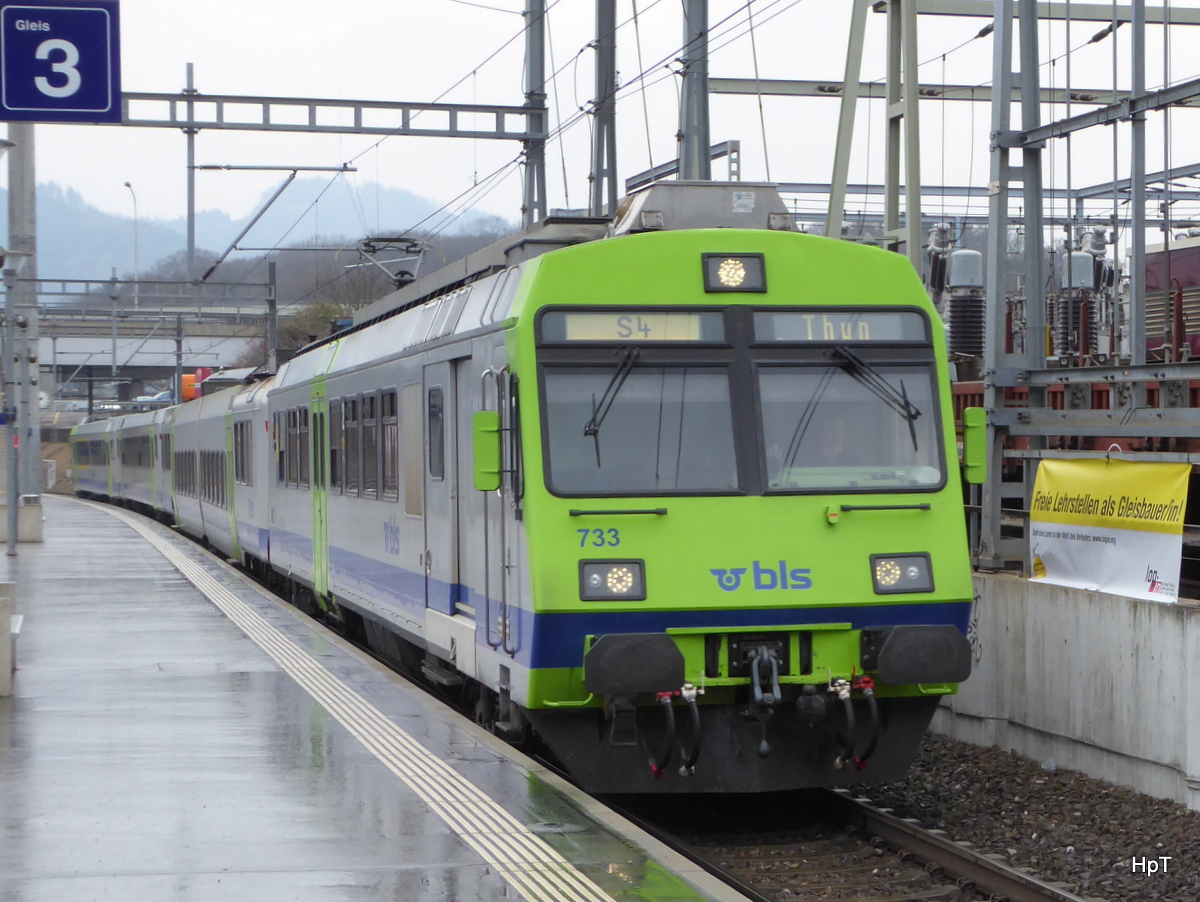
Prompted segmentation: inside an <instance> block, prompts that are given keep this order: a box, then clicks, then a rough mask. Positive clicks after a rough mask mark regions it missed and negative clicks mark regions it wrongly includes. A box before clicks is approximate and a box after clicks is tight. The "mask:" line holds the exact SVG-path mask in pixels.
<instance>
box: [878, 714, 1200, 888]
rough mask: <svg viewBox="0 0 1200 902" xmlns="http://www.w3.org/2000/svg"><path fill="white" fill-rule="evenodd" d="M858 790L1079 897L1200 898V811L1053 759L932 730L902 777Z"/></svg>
mask: <svg viewBox="0 0 1200 902" xmlns="http://www.w3.org/2000/svg"><path fill="white" fill-rule="evenodd" d="M856 792H859V793H861V795H863V796H865V797H866V798H869V799H870V800H871V801H872V802H873V803H874V804H875V805H876V806H877V807H881V808H891V809H892V811H893V813H894V814H896V815H897V816H898V817H911V818H916V819H917V820H919V821H920V822H921V825H922V826H924V827H926V828H937V829H941V830H945V831H946V833H947V834H949V836H950V838H951V839H956V840H967V841H969V842H972V843H974V844H975V846H976V847H977V848H978V849H979V851H981V852H985V853H994V854H997V855H1001V856H1003V857H1004V858H1005V859H1006V860H1007V861H1008V862H1009V863H1010V864H1012V865H1014V866H1016V867H1027V868H1029V869H1030V870H1032V871H1033V872H1034V873H1036V874H1037V875H1038V876H1039V877H1041V878H1042V879H1043V880H1048V881H1060V882H1062V883H1065V884H1068V885H1069V886H1070V887H1071V889H1072V891H1073V892H1074V893H1076V894H1078V895H1080V896H1084V897H1092V898H1098V899H1106V900H1112V902H1127V900H1128V902H1138V900H1143V899H1145V900H1155V899H1163V900H1170V902H1200V812H1196V811H1189V810H1188V809H1187V808H1186V807H1185V806H1183V805H1179V804H1176V803H1174V802H1168V801H1164V800H1162V799H1156V798H1152V797H1150V796H1145V795H1141V794H1139V793H1137V792H1134V791H1132V790H1129V789H1123V788H1121V787H1119V786H1114V785H1112V784H1111V783H1106V782H1104V781H1103V780H1096V779H1092V778H1091V777H1087V776H1084V775H1083V774H1080V773H1077V772H1075V771H1070V770H1061V769H1057V768H1056V767H1055V766H1054V764H1053V763H1052V762H1038V761H1030V760H1029V759H1027V758H1022V757H1020V756H1018V755H1014V754H1012V753H1010V752H1005V751H1002V750H1000V749H996V748H983V747H979V746H974V745H969V744H968V743H964V742H959V741H957V740H954V739H950V738H948V737H945V736H941V735H937V734H934V733H930V734H929V735H927V736H926V738H925V741H924V743H923V744H922V746H921V751H920V754H919V756H918V759H917V760H916V761H915V762H914V763H913V766H912V769H911V770H910V771H909V774H908V776H907V778H906V779H904V780H902V781H899V782H896V783H884V784H879V785H877V786H865V787H859V788H858V789H857V790H856ZM1154 871H1157V872H1156V873H1154Z"/></svg>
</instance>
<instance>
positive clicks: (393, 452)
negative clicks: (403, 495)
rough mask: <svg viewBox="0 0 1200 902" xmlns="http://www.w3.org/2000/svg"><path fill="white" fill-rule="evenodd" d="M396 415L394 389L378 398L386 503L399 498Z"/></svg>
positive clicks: (398, 437) (398, 438)
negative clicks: (381, 429)
mask: <svg viewBox="0 0 1200 902" xmlns="http://www.w3.org/2000/svg"><path fill="white" fill-rule="evenodd" d="M396 413H397V411H396V391H395V389H391V390H389V391H385V392H383V393H382V394H381V395H380V396H379V419H380V422H381V423H382V424H383V443H382V451H383V454H382V463H383V466H382V470H383V497H384V498H385V499H387V500H388V501H395V500H396V499H397V498H399V497H400V469H399V467H400V447H399V441H400V433H399V423H398V421H397V417H396Z"/></svg>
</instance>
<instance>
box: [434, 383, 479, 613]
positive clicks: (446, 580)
mask: <svg viewBox="0 0 1200 902" xmlns="http://www.w3.org/2000/svg"><path fill="white" fill-rule="evenodd" d="M454 375H455V373H454V362H453V361H445V362H442V363H433V364H430V365H428V366H426V367H425V373H424V386H423V389H424V404H423V407H424V411H425V449H424V450H425V556H424V559H423V564H424V567H425V606H426V607H428V608H431V609H433V610H435V611H441V612H442V613H443V614H451V615H453V614H456V613H461V612H462V611H461V609H460V608H459V607H458V547H457V544H456V541H455V537H456V536H457V535H458V442H457V436H456V435H455V432H456V430H455V404H454V398H455V393H454V389H455V386H454ZM468 611H469V609H468Z"/></svg>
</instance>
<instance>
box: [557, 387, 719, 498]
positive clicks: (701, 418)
mask: <svg viewBox="0 0 1200 902" xmlns="http://www.w3.org/2000/svg"><path fill="white" fill-rule="evenodd" d="M617 371H618V368H616V367H613V366H607V367H547V368H546V370H545V387H546V410H545V416H546V430H547V450H548V453H549V460H548V463H549V474H550V485H551V488H552V489H553V491H555V492H557V493H558V494H563V495H606V494H621V495H628V494H648V495H649V494H652V495H669V494H676V493H684V492H686V493H696V492H733V491H737V489H738V482H737V463H736V457H735V455H734V440H733V416H732V413H731V410H730V402H729V377H728V375H727V373H726V370H725V369H724V368H721V367H687V366H672V367H661V366H658V367H656V366H642V365H636V366H633V368H631V369H628V368H627V369H626V370H625V373H624V378H623V380H622V381H621V382H620V384H619V385H614V374H615V373H616V372H617ZM606 394H607V396H608V399H607V401H608V403H609V405H610V406H608V407H607V408H606V409H605V411H604V416H603V417H597V416H596V412H597V409H598V405H600V403H601V401H602V399H604V398H605V395H606Z"/></svg>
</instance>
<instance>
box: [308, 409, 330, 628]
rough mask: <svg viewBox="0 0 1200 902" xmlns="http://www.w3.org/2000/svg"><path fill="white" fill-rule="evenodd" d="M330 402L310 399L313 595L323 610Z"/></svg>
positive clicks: (326, 577) (326, 576) (326, 580)
mask: <svg viewBox="0 0 1200 902" xmlns="http://www.w3.org/2000/svg"><path fill="white" fill-rule="evenodd" d="M328 423H329V399H328V398H325V397H320V396H317V397H314V398H313V399H312V428H311V429H310V430H309V434H310V435H311V436H312V453H311V454H310V456H309V460H311V461H312V499H313V530H312V543H313V591H314V592H315V593H316V596H317V599H318V604H320V605H321V606H322V607H324V605H325V602H324V599H325V598H327V597H328V596H329V467H328V461H329V426H328Z"/></svg>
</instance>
